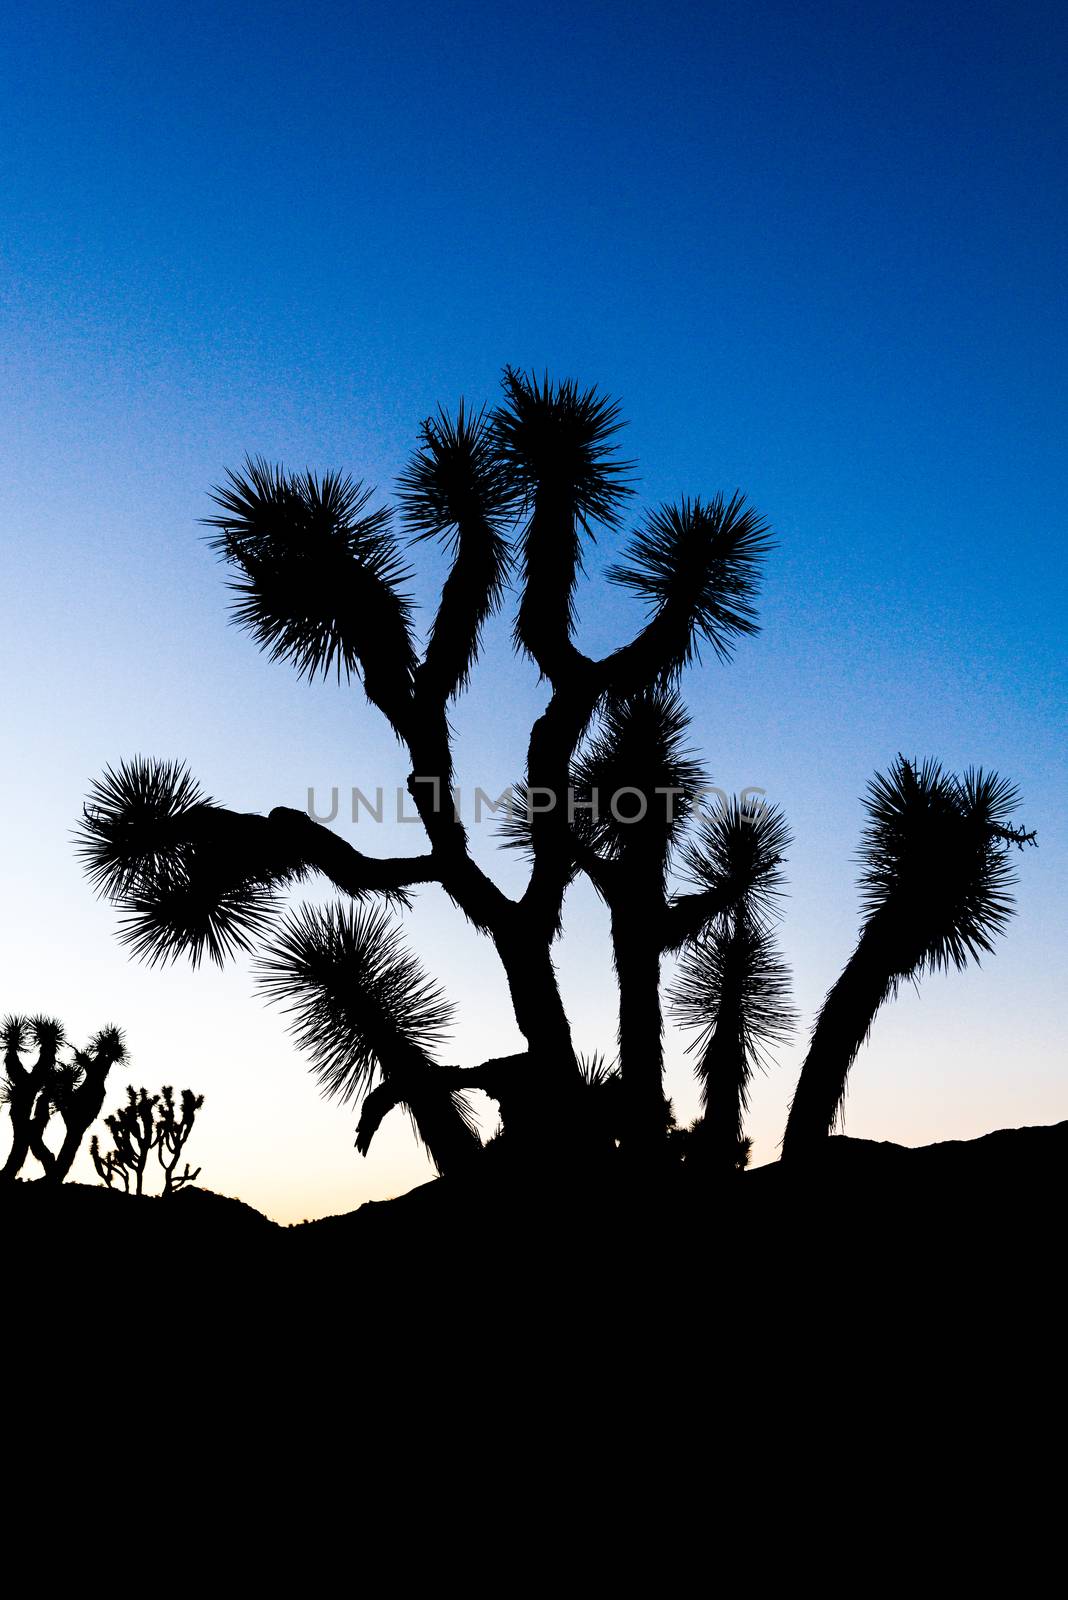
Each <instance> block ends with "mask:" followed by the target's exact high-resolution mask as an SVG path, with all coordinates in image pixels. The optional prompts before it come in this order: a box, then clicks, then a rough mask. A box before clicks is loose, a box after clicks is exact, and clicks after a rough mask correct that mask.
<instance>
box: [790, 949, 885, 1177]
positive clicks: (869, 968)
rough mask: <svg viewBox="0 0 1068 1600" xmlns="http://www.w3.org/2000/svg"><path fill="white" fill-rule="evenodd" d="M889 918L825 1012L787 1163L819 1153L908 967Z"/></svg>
mask: <svg viewBox="0 0 1068 1600" xmlns="http://www.w3.org/2000/svg"><path fill="white" fill-rule="evenodd" d="M897 944H898V941H896V940H895V939H894V937H893V930H892V928H891V927H890V925H889V919H886V918H877V919H873V920H872V921H871V922H869V924H868V926H867V927H866V928H865V929H864V932H863V933H862V934H861V936H860V940H859V942H858V944H857V948H856V949H855V950H854V952H853V954H852V956H851V957H850V958H849V961H848V962H847V963H846V965H845V967H844V969H843V971H842V975H841V977H840V978H839V979H838V981H837V982H836V983H835V985H834V987H833V988H832V989H831V990H830V992H829V993H828V995H827V998H826V1000H825V1001H824V1002H823V1008H822V1010H821V1011H820V1014H819V1018H818V1020H817V1022H816V1026H815V1029H814V1030H813V1034H812V1042H811V1043H810V1045H809V1047H808V1054H807V1055H806V1057H805V1061H804V1065H803V1066H802V1068H801V1076H800V1078H799V1079H798V1083H797V1089H796V1091H795V1093H794V1098H793V1101H792V1103H791V1106H790V1115H789V1118H788V1120H787V1123H786V1133H785V1135H784V1137H783V1144H782V1156H783V1160H784V1161H785V1160H787V1159H790V1160H794V1159H796V1158H797V1157H799V1156H800V1157H804V1156H806V1155H813V1154H815V1153H818V1151H819V1150H820V1149H821V1147H822V1145H823V1141H824V1140H825V1139H826V1138H827V1136H828V1135H829V1134H830V1132H831V1130H832V1128H833V1127H834V1124H835V1121H836V1119H837V1117H838V1115H839V1113H840V1111H841V1109H842V1105H843V1102H844V1100H845V1092H846V1079H847V1077H848V1074H849V1069H850V1067H851V1066H852V1064H853V1061H854V1059H855V1058H856V1055H857V1052H858V1050H859V1049H860V1047H861V1045H862V1044H863V1043H864V1040H865V1039H866V1038H867V1035H868V1030H869V1029H870V1028H871V1025H872V1022H873V1021H874V1020H875V1015H876V1013H877V1012H878V1010H879V1007H880V1006H881V1005H882V1004H883V1002H884V1000H886V998H887V997H888V995H889V994H890V992H891V989H892V988H893V986H894V983H895V979H896V976H897V975H898V974H899V973H901V972H902V971H907V970H908V969H909V965H910V964H909V963H908V962H904V961H902V960H901V952H900V946H898V948H897V949H896V950H895V945H897Z"/></svg>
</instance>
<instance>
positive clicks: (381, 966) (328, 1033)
mask: <svg viewBox="0 0 1068 1600" xmlns="http://www.w3.org/2000/svg"><path fill="white" fill-rule="evenodd" d="M257 966H258V981H259V984H260V987H261V989H262V991H263V992H264V993H265V994H266V995H267V997H268V998H269V999H270V1000H272V1001H275V1002H278V1003H280V1004H282V1005H283V1006H284V1007H285V1009H286V1010H287V1011H288V1012H289V1013H290V1014H291V1015H292V1018H293V1020H292V1022H291V1024H290V1030H291V1032H292V1033H293V1035H294V1038H295V1039H296V1041H297V1044H298V1046H299V1047H300V1049H302V1050H304V1051H305V1052H306V1053H307V1054H308V1056H309V1058H310V1060H311V1063H312V1069H313V1071H314V1072H315V1074H316V1076H317V1078H318V1080H319V1082H320V1084H321V1085H322V1087H323V1090H324V1092H325V1093H327V1094H329V1095H334V1096H337V1097H338V1098H339V1099H341V1100H351V1099H354V1098H356V1097H358V1096H359V1095H360V1094H361V1093H362V1092H363V1091H364V1090H365V1089H366V1088H367V1087H368V1085H369V1083H370V1081H371V1077H372V1074H373V1073H374V1071H375V1069H376V1067H381V1068H382V1070H383V1072H384V1073H385V1074H386V1075H387V1076H388V1075H390V1074H391V1073H393V1072H396V1071H398V1070H399V1069H400V1068H403V1067H404V1066H405V1065H406V1064H408V1065H410V1064H412V1063H415V1064H416V1065H418V1064H421V1063H422V1062H423V1061H424V1060H425V1059H428V1058H429V1052H430V1051H431V1050H432V1049H433V1048H434V1047H435V1046H436V1045H437V1044H438V1043H439V1042H440V1040H441V1039H442V1038H443V1037H444V1035H445V1034H446V1033H447V1031H448V1029H449V1026H450V1024H451V1022H452V1017H453V1007H452V1006H451V1005H450V1004H449V1002H448V1001H447V1000H446V999H445V996H444V994H443V993H442V991H441V989H440V988H439V987H438V985H437V984H436V983H434V982H433V981H432V980H431V979H430V978H429V977H427V975H426V974H425V973H424V971H423V969H422V967H421V966H420V964H419V962H418V961H417V960H416V958H415V957H414V956H413V955H411V954H410V952H409V951H408V950H407V949H406V948H405V946H404V943H403V939H402V936H401V932H400V929H399V927H398V926H397V924H396V922H395V921H394V920H393V919H392V917H391V916H390V915H389V913H388V912H386V911H376V910H364V909H362V908H359V907H350V906H341V905H336V906H333V907H330V908H327V909H319V908H314V907H308V906H305V907H303V908H302V909H301V910H299V911H297V912H294V913H291V914H290V915H289V916H288V917H287V918H286V919H285V921H284V923H283V925H282V927H281V928H280V930H279V931H278V933H277V935H276V937H275V938H274V939H273V941H272V942H271V944H270V945H269V947H268V948H267V949H266V950H265V951H264V952H263V954H262V955H261V956H260V958H259V960H258V963H257Z"/></svg>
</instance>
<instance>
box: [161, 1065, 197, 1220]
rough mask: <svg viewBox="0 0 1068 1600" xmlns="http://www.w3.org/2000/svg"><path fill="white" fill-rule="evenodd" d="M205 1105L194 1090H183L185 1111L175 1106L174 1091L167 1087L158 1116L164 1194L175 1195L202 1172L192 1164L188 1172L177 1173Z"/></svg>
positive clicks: (186, 1166)
mask: <svg viewBox="0 0 1068 1600" xmlns="http://www.w3.org/2000/svg"><path fill="white" fill-rule="evenodd" d="M203 1104H204V1096H203V1095H202V1094H194V1093H193V1091H192V1089H183V1090H182V1102H181V1107H180V1109H179V1107H177V1106H176V1105H175V1103H174V1090H173V1088H171V1086H170V1084H164V1086H163V1098H162V1104H161V1105H160V1107H159V1110H158V1111H157V1113H156V1155H157V1156H158V1157H159V1164H160V1166H161V1167H162V1168H163V1193H164V1194H173V1193H174V1192H175V1191H176V1190H178V1189H181V1188H182V1187H183V1186H184V1185H185V1184H187V1183H195V1182H196V1180H197V1178H199V1177H200V1171H201V1169H200V1168H199V1167H197V1169H196V1171H195V1172H194V1171H192V1170H191V1169H190V1166H189V1163H188V1161H187V1162H186V1164H185V1171H184V1172H177V1171H176V1170H175V1169H176V1168H177V1166H178V1161H179V1159H180V1157H181V1154H182V1151H183V1149H184V1148H185V1145H186V1143H187V1141H188V1139H189V1135H190V1134H191V1133H192V1131H193V1123H194V1122H195V1121H196V1115H197V1112H198V1111H199V1110H200V1108H201V1106H202V1105H203Z"/></svg>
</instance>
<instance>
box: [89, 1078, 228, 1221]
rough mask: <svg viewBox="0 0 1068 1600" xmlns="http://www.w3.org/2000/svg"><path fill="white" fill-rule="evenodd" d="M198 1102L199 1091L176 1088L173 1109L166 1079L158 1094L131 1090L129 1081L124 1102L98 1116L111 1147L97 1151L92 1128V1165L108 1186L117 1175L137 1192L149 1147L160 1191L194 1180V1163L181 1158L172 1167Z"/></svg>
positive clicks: (173, 1189)
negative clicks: (178, 1097)
mask: <svg viewBox="0 0 1068 1600" xmlns="http://www.w3.org/2000/svg"><path fill="white" fill-rule="evenodd" d="M203 1104H204V1096H203V1095H202V1094H200V1095H197V1094H194V1093H193V1091H192V1089H183V1090H182V1100H181V1108H180V1109H179V1108H178V1107H177V1106H176V1105H175V1102H174V1090H173V1088H171V1087H170V1085H169V1084H168V1085H165V1086H164V1088H163V1089H162V1091H161V1092H160V1094H152V1095H150V1094H149V1092H148V1090H147V1089H140V1090H137V1089H135V1088H134V1086H133V1084H129V1085H128V1086H127V1089H126V1104H125V1105H124V1106H120V1107H119V1109H118V1111H115V1112H113V1113H112V1115H111V1116H110V1117H105V1118H104V1125H105V1127H106V1128H107V1130H108V1132H109V1133H110V1134H111V1138H112V1143H113V1145H114V1148H113V1149H111V1150H108V1151H106V1152H102V1151H101V1149H100V1141H99V1139H98V1138H97V1137H96V1135H95V1134H94V1135H93V1139H92V1142H91V1144H90V1146H89V1152H90V1154H91V1156H92V1158H93V1165H94V1166H95V1167H96V1170H97V1173H98V1174H99V1176H100V1177H101V1178H102V1180H103V1181H104V1183H106V1184H107V1186H108V1188H109V1189H110V1188H112V1187H113V1186H114V1185H115V1183H116V1181H118V1182H120V1183H121V1184H122V1186H123V1189H124V1190H125V1191H126V1193H127V1194H128V1193H129V1192H130V1186H131V1184H132V1185H133V1192H134V1194H141V1193H143V1190H144V1177H145V1168H146V1167H147V1166H148V1164H149V1156H150V1155H151V1153H152V1151H153V1150H155V1152H156V1155H157V1157H158V1159H159V1164H160V1166H161V1168H162V1169H163V1193H164V1194H174V1193H176V1192H177V1191H178V1190H179V1189H181V1188H183V1187H184V1185H185V1184H187V1183H194V1182H195V1181H196V1179H197V1178H199V1176H200V1170H201V1169H200V1168H199V1167H197V1169H196V1171H195V1172H194V1171H192V1170H191V1169H190V1166H189V1163H188V1161H187V1162H186V1165H185V1171H184V1172H182V1173H178V1172H176V1170H175V1169H176V1167H177V1165H178V1161H179V1158H180V1156H181V1154H182V1150H183V1148H184V1146H185V1144H186V1141H187V1140H188V1138H189V1135H190V1134H191V1133H192V1131H193V1123H194V1121H195V1120H196V1114H197V1112H198V1111H199V1110H200V1108H201V1106H202V1105H203Z"/></svg>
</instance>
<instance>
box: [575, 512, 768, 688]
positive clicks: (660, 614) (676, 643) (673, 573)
mask: <svg viewBox="0 0 1068 1600" xmlns="http://www.w3.org/2000/svg"><path fill="white" fill-rule="evenodd" d="M772 548H773V541H772V537H771V532H770V529H769V527H768V524H767V523H766V522H765V520H764V519H763V517H761V516H760V515H759V514H758V513H757V512H756V511H755V510H754V509H753V507H752V506H749V505H747V504H746V502H745V498H744V496H742V495H740V494H735V495H733V496H732V498H731V499H730V500H729V501H727V500H724V498H723V496H722V495H717V496H716V497H715V499H714V500H712V501H710V502H709V503H708V504H705V502H704V501H702V500H701V499H695V500H690V499H685V498H684V499H682V500H681V501H680V502H679V503H678V505H662V506H660V507H659V508H658V509H657V510H655V511H652V512H650V513H649V514H648V516H647V517H646V519H645V521H644V523H643V524H642V526H641V527H640V528H639V530H638V531H637V533H635V535H634V536H633V538H632V540H631V542H630V544H629V546H628V548H627V550H626V551H625V552H624V557H623V559H622V561H620V562H617V563H616V564H615V565H613V566H612V567H610V568H609V569H608V572H607V574H606V576H607V578H608V581H609V582H610V583H615V584H618V585H620V586H621V587H622V588H624V589H628V590H630V591H631V593H633V594H636V595H638V596H639V597H640V598H641V599H642V600H644V601H645V602H646V604H647V606H648V607H649V610H650V613H651V615H652V617H653V622H654V627H653V630H652V631H653V632H655V634H656V637H657V655H658V658H659V661H660V666H659V670H660V672H661V674H662V675H663V676H665V677H668V678H672V677H675V676H677V675H678V673H680V672H681V671H682V669H683V667H685V666H688V665H689V664H690V662H691V661H694V660H699V659H700V650H699V641H700V640H701V639H704V640H705V641H706V642H707V643H708V644H709V645H710V646H711V647H712V649H713V651H714V652H715V654H716V655H717V656H718V657H719V658H720V660H723V661H726V660H729V659H730V656H731V652H732V649H733V646H734V641H735V640H736V639H737V638H738V637H739V636H740V635H744V634H752V633H756V632H757V631H758V623H757V611H756V596H757V593H758V590H759V581H760V570H761V565H762V563H763V560H764V557H765V556H766V555H767V553H768V551H769V550H771V549H772ZM650 642H652V641H650Z"/></svg>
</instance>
